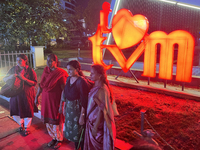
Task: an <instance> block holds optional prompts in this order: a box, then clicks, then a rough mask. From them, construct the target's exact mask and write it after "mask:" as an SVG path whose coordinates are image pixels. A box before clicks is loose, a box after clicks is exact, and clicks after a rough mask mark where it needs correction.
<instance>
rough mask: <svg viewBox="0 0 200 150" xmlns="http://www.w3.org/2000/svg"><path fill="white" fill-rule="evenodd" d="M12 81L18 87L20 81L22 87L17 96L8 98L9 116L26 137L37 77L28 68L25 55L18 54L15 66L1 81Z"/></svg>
mask: <svg viewBox="0 0 200 150" xmlns="http://www.w3.org/2000/svg"><path fill="white" fill-rule="evenodd" d="M13 79H15V83H14V84H15V86H18V84H20V82H21V81H22V84H23V86H24V87H23V90H22V91H21V92H20V93H19V94H18V95H16V96H13V97H11V98H10V115H11V116H13V119H14V120H15V121H16V122H17V123H18V124H19V125H20V128H19V131H20V132H22V133H23V135H24V136H27V135H28V134H30V130H29V127H30V125H31V122H32V118H33V113H34V99H35V86H36V84H37V75H36V73H35V71H34V70H33V69H32V68H30V67H29V66H28V57H27V56H26V55H25V54H19V55H18V56H17V66H14V67H12V68H11V69H10V70H9V71H8V73H7V76H6V77H5V78H4V79H3V80H4V81H5V82H7V81H8V80H13Z"/></svg>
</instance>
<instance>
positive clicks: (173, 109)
mask: <svg viewBox="0 0 200 150" xmlns="http://www.w3.org/2000/svg"><path fill="white" fill-rule="evenodd" d="M112 89H113V93H114V96H115V99H116V103H117V106H118V111H119V113H120V116H119V117H116V127H117V138H118V139H122V140H125V141H126V142H129V143H133V142H134V140H135V139H136V138H138V137H137V136H136V135H134V134H133V131H134V130H136V131H138V132H140V124H141V119H140V110H141V109H145V110H146V113H145V114H146V119H147V120H148V121H149V122H150V124H151V125H152V126H153V127H154V128H155V130H156V131H157V132H158V133H159V134H160V136H161V137H162V138H163V139H165V140H166V141H167V142H168V143H169V144H170V145H171V146H172V147H174V148H175V149H184V150H189V149H199V147H200V122H199V120H200V103H199V102H196V101H193V100H184V99H179V98H175V97H172V96H166V95H163V94H157V93H150V92H145V91H140V90H135V89H129V88H122V87H117V86H112ZM144 129H150V126H149V125H148V124H147V123H146V122H145V125H144ZM154 139H155V140H156V141H157V142H158V143H159V145H160V146H161V147H162V148H164V149H166V144H165V143H164V142H163V141H162V140H161V139H160V138H159V137H158V136H156V135H155V137H154Z"/></svg>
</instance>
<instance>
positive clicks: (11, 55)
mask: <svg viewBox="0 0 200 150" xmlns="http://www.w3.org/2000/svg"><path fill="white" fill-rule="evenodd" d="M19 54H25V55H26V56H27V57H28V62H29V66H30V67H31V68H33V67H34V64H33V63H34V61H33V58H34V53H33V52H32V51H31V50H24V51H14V52H13V51H11V52H9V51H8V52H5V51H3V52H0V69H1V70H2V69H4V70H5V69H6V70H9V69H10V68H11V67H13V66H15V65H16V59H17V55H19Z"/></svg>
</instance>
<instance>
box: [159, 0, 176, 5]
mask: <svg viewBox="0 0 200 150" xmlns="http://www.w3.org/2000/svg"><path fill="white" fill-rule="evenodd" d="M159 1H162V2H166V3H171V4H176V3H177V2H173V1H168V0H159Z"/></svg>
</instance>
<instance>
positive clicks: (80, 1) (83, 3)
mask: <svg viewBox="0 0 200 150" xmlns="http://www.w3.org/2000/svg"><path fill="white" fill-rule="evenodd" d="M88 1H89V0H76V2H77V4H78V5H80V6H82V7H83V8H86V7H87V5H88Z"/></svg>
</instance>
